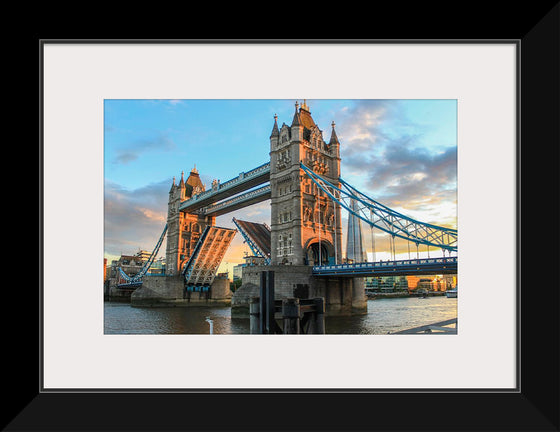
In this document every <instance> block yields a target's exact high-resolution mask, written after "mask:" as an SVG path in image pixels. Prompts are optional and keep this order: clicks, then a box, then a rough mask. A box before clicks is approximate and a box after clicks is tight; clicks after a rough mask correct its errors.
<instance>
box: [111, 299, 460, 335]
mask: <svg viewBox="0 0 560 432" xmlns="http://www.w3.org/2000/svg"><path fill="white" fill-rule="evenodd" d="M104 313H105V316H104V320H105V323H104V328H105V334H208V333H209V330H210V324H209V323H208V322H207V321H206V318H207V317H208V318H210V319H211V320H212V322H213V332H214V334H248V333H249V320H248V319H243V318H232V317H231V312H230V308H229V307H212V308H205V307H170V308H138V307H132V306H130V304H128V303H113V302H105V312H104ZM455 317H457V299H456V298H447V297H445V296H436V297H428V298H418V297H409V298H393V299H376V300H368V312H367V314H365V315H360V316H352V317H327V318H326V319H325V330H326V333H327V334H387V333H389V332H395V331H399V330H404V329H407V328H411V327H417V326H421V325H426V324H432V323H435V322H439V321H444V320H447V319H451V318H455Z"/></svg>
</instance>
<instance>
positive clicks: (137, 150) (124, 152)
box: [113, 132, 177, 164]
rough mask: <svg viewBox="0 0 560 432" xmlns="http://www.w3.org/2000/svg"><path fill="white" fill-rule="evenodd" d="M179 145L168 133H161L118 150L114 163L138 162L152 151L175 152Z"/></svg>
mask: <svg viewBox="0 0 560 432" xmlns="http://www.w3.org/2000/svg"><path fill="white" fill-rule="evenodd" d="M176 148H177V145H176V144H175V142H173V140H172V139H171V138H170V137H169V135H168V134H167V133H164V132H162V133H160V134H159V135H158V136H156V137H154V138H151V139H142V140H137V141H135V142H133V143H132V144H131V145H129V146H126V147H123V148H120V149H118V150H116V154H115V157H114V159H113V163H115V164H128V163H130V162H134V161H135V160H137V159H138V158H139V157H140V156H141V155H142V154H144V153H147V152H150V151H164V152H170V151H174V150H175V149H176Z"/></svg>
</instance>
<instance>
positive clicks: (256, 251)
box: [232, 218, 270, 265]
mask: <svg viewBox="0 0 560 432" xmlns="http://www.w3.org/2000/svg"><path fill="white" fill-rule="evenodd" d="M232 222H233V223H234V224H235V226H236V227H237V229H238V230H239V232H240V233H241V235H242V236H243V239H244V240H245V242H246V243H247V244H248V245H249V247H250V248H251V251H253V253H254V254H255V256H259V257H262V258H264V262H265V263H266V265H270V256H269V255H267V254H266V253H264V252H263V251H262V250H261V248H260V247H259V246H258V245H257V244H256V243H255V242H254V241H253V239H251V236H249V234H248V233H246V232H245V230H244V229H243V228H242V227H241V225H239V224H238V223H237V219H235V218H233V219H232Z"/></svg>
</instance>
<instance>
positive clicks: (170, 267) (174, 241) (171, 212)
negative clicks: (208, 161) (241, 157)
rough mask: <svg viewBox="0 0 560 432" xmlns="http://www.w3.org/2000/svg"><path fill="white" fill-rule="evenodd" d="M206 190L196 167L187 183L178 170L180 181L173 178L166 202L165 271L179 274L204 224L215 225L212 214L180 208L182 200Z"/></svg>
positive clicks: (204, 226)
mask: <svg viewBox="0 0 560 432" xmlns="http://www.w3.org/2000/svg"><path fill="white" fill-rule="evenodd" d="M205 189H206V188H205V186H204V184H203V183H202V181H201V180H200V176H199V174H198V171H197V169H196V166H195V167H194V168H193V169H192V171H191V172H190V174H189V178H188V179H187V181H186V182H185V181H184V179H183V173H181V181H180V182H179V184H175V177H173V184H172V185H171V189H170V190H169V201H168V205H167V247H166V255H165V259H166V265H167V273H168V274H172V275H177V274H179V273H180V271H181V270H182V268H183V265H184V264H185V262H186V261H187V260H188V259H189V257H190V256H191V254H192V252H193V249H194V246H195V245H196V242H197V241H198V239H199V238H200V235H201V234H202V232H203V231H204V229H205V228H206V226H207V225H214V224H215V217H207V216H199V215H197V214H190V213H185V212H181V211H179V206H180V204H181V202H183V201H185V200H188V199H190V198H191V197H192V196H193V195H196V194H198V193H200V192H204V191H205Z"/></svg>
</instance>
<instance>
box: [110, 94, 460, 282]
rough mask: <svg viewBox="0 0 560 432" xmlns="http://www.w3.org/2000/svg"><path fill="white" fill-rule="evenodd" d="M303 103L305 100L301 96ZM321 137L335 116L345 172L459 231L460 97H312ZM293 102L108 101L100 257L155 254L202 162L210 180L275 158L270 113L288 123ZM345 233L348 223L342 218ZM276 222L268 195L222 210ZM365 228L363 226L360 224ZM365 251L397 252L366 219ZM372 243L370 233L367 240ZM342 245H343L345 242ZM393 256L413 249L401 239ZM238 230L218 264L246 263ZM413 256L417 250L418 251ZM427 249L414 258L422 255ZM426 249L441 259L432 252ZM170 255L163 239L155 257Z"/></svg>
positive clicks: (395, 203) (373, 192)
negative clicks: (180, 192)
mask: <svg viewBox="0 0 560 432" xmlns="http://www.w3.org/2000/svg"><path fill="white" fill-rule="evenodd" d="M298 102H299V103H300V104H301V103H302V102H303V99H300V100H298ZM305 102H306V103H307V105H308V107H309V110H310V112H311V116H312V117H313V119H314V120H315V123H316V124H317V125H318V127H319V129H320V130H321V131H323V139H324V140H325V141H327V142H328V141H329V139H330V135H331V130H332V126H331V124H332V122H333V121H334V122H335V130H336V134H337V136H338V139H339V141H340V143H341V146H340V153H341V177H342V178H343V179H344V180H345V181H347V182H348V183H350V184H352V185H353V186H354V187H355V188H357V189H358V190H360V191H361V192H362V193H364V194H366V195H367V196H369V197H371V198H373V199H375V200H377V201H380V202H381V203H383V204H385V205H387V206H389V207H391V208H393V209H394V210H397V211H399V212H401V213H403V214H406V215H408V216H411V217H413V218H415V219H417V220H419V221H422V222H427V223H432V224H435V225H441V226H447V227H452V228H457V101H456V100H454V99H449V100H439V99H438V100H371V99H368V100H341V99H337V100H326V99H318V100H315V99H307V100H305ZM295 103H296V101H295V100H291V99H283V100H268V99H259V100H219V99H206V100H191V99H189V100H138V99H129V100H114V99H111V100H105V101H104V257H105V258H107V260H108V262H109V263H110V262H111V260H113V259H118V258H119V257H120V255H121V254H124V255H133V254H135V253H137V252H138V251H139V250H141V249H142V250H147V251H149V252H151V251H152V250H153V248H154V246H155V245H156V243H157V241H158V239H159V237H160V235H161V233H162V231H163V228H164V226H165V223H166V217H167V200H168V194H169V189H170V187H171V184H172V182H173V177H175V179H176V181H179V180H180V178H181V172H184V177H185V180H186V178H187V177H188V175H189V172H190V171H191V169H193V168H194V167H195V166H196V169H197V170H198V172H199V173H200V177H201V179H202V181H203V183H205V184H206V186H207V188H209V187H210V185H211V182H212V180H213V179H218V180H220V181H221V182H222V183H224V182H225V181H227V180H229V179H231V178H233V177H236V176H238V175H239V173H240V172H242V171H249V170H250V169H252V168H255V167H257V166H259V165H261V164H263V163H265V162H267V161H268V160H269V151H270V140H269V137H270V134H271V131H272V127H273V125H274V116H275V115H277V116H278V126H279V127H281V126H282V123H286V124H287V125H290V124H291V122H292V118H293V115H294V111H295ZM344 213H345V212H344V211H343V218H342V224H343V229H345V228H346V225H347V215H345V214H344ZM233 217H235V218H237V219H241V220H248V221H251V222H261V223H262V222H264V223H267V224H268V225H270V201H265V202H262V203H259V204H255V205H253V206H250V207H247V208H244V209H240V210H237V211H235V212H232V213H229V214H226V215H223V216H219V217H217V218H216V225H218V226H221V227H226V228H235V226H234V225H233V222H232V218H233ZM362 226H363V224H362ZM363 234H364V249H365V250H367V251H369V252H370V257H371V256H372V255H371V252H372V244H375V257H376V259H390V254H389V250H390V246H389V240H388V236H387V235H384V234H383V233H381V232H379V231H377V230H374V231H373V232H372V230H371V229H370V228H369V227H365V226H363ZM372 239H373V241H372ZM343 246H344V242H343ZM395 248H396V250H397V256H396V258H397V259H398V258H399V257H402V258H406V257H408V246H407V244H406V242H405V241H404V240H401V241H400V242H399V239H397V242H396V244H395ZM245 252H250V249H249V247H248V246H247V245H246V244H244V243H243V238H242V236H241V234H240V233H238V234H237V235H236V236H235V239H234V240H233V242H232V244H231V245H230V247H229V249H228V252H227V253H226V255H225V257H224V260H223V262H222V265H221V266H220V269H219V271H220V272H221V271H229V274H230V278H231V277H232V274H233V273H232V267H233V266H234V265H237V264H240V263H242V262H243V255H244V253H245ZM411 253H413V256H414V257H415V256H416V250H415V249H414V250H412V249H411ZM427 253H428V252H427V251H426V250H425V249H422V247H421V248H420V251H419V256H420V257H423V256H427ZM430 254H431V255H430V256H438V255H439V256H441V251H439V250H436V249H432V250H431V251H430ZM164 255H165V242H164V243H163V245H162V247H161V249H160V252H159V255H158V256H164Z"/></svg>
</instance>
